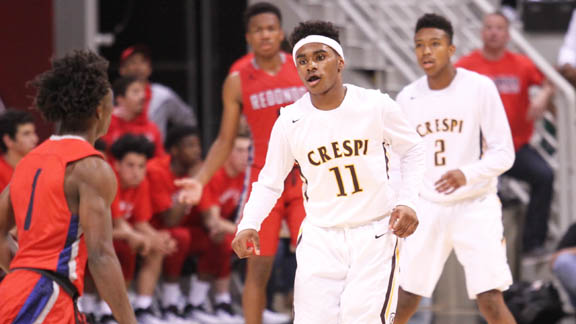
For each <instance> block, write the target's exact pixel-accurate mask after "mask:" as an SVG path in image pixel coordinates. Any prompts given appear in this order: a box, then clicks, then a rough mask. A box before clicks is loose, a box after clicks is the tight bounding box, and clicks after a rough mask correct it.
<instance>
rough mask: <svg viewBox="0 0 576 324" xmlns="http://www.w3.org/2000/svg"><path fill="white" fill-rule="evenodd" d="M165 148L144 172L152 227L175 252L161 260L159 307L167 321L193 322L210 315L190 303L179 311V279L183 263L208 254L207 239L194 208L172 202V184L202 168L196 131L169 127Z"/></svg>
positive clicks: (176, 188) (176, 192)
mask: <svg viewBox="0 0 576 324" xmlns="http://www.w3.org/2000/svg"><path fill="white" fill-rule="evenodd" d="M165 148H166V150H167V152H168V153H169V154H168V155H164V156H161V157H158V158H155V159H154V160H152V161H150V163H149V164H148V171H147V177H148V181H149V182H150V188H152V192H151V195H150V200H151V202H152V212H153V213H154V216H153V220H152V224H153V225H154V226H155V227H156V228H157V229H161V230H166V231H168V232H169V233H170V235H171V236H172V237H173V238H174V240H175V241H176V250H175V252H174V253H172V254H171V255H168V256H166V258H165V260H164V271H163V277H164V282H163V284H162V289H161V291H162V307H163V308H164V312H165V314H166V316H167V319H169V320H170V321H174V322H182V323H190V321H194V320H196V319H197V317H198V315H199V314H198V313H202V315H206V316H209V315H210V314H208V313H206V314H204V313H205V312H204V311H203V309H192V305H191V304H190V302H188V304H189V305H187V307H186V309H185V310H184V311H182V310H181V309H180V307H179V305H180V301H181V299H182V292H181V289H180V285H179V283H180V277H181V273H182V269H183V266H184V261H185V260H186V259H187V258H188V257H189V256H190V255H194V256H198V257H199V258H200V259H201V258H202V257H203V256H205V255H206V252H208V251H209V244H210V240H209V238H208V236H207V235H205V234H204V232H205V230H204V227H203V222H202V219H201V217H200V215H199V214H198V212H197V210H196V208H192V207H191V206H190V205H187V204H182V203H179V202H178V200H177V199H176V197H177V196H178V192H179V188H178V187H176V185H175V184H174V182H175V180H177V179H182V178H185V177H190V176H193V175H194V174H196V172H198V170H199V169H200V167H201V165H202V156H201V154H202V148H201V145H200V138H199V136H198V131H197V130H196V128H194V127H191V126H183V125H176V126H174V127H172V128H171V129H170V130H169V131H168V134H167V136H166V142H165ZM198 262H201V260H199V261H198ZM196 289H198V288H197V287H196V286H195V285H194V281H193V282H192V283H191V287H190V290H191V291H192V292H193V291H194V290H196ZM198 306H200V305H198ZM193 310H194V311H195V312H194V313H193V312H192V311H193Z"/></svg>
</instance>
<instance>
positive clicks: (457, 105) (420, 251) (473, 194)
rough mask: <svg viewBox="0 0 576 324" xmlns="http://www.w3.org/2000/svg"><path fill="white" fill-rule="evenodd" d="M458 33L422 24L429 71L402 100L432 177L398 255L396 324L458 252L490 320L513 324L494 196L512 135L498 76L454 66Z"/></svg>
mask: <svg viewBox="0 0 576 324" xmlns="http://www.w3.org/2000/svg"><path fill="white" fill-rule="evenodd" d="M452 35H453V30H452V25H451V24H450V22H449V21H448V20H447V19H446V18H444V17H442V16H438V15H435V14H426V15H424V16H422V17H421V18H420V19H419V20H418V22H417V24H416V34H415V36H414V43H415V52H416V57H417V59H418V64H419V65H420V67H421V68H422V70H424V72H425V73H426V75H425V76H423V77H422V78H420V79H418V80H416V81H415V82H413V83H411V84H409V85H408V86H406V87H405V88H404V89H403V90H402V91H401V92H400V94H399V95H398V98H397V100H398V103H399V104H400V105H401V107H402V109H403V110H404V112H405V113H406V116H407V117H408V119H409V120H410V121H411V123H412V125H414V126H413V127H414V129H416V131H417V132H418V134H420V136H422V138H423V139H424V146H425V151H426V153H425V165H426V171H425V174H424V177H423V181H422V190H421V192H420V201H419V205H418V210H419V211H420V214H419V216H420V217H419V220H420V226H419V227H418V231H416V232H415V233H414V235H412V236H411V237H410V238H408V239H407V240H406V242H405V245H404V250H403V258H402V259H401V260H402V261H401V265H400V266H401V269H402V276H401V278H400V297H399V301H398V312H397V315H396V322H395V323H397V324H398V323H399V324H405V323H407V322H408V320H409V319H410V317H411V316H412V315H413V314H414V312H415V311H416V309H417V308H418V303H419V301H420V299H421V298H422V296H426V297H430V296H431V295H432V292H433V290H434V287H435V286H436V283H437V282H438V279H439V277H440V274H441V273H442V269H443V267H444V263H445V262H446V259H447V258H448V256H449V254H450V252H451V251H452V249H454V250H455V252H456V256H457V257H458V260H459V261H460V263H461V264H462V265H463V266H464V271H465V273H466V287H467V290H468V296H469V297H470V298H471V299H476V300H477V303H478V306H479V308H480V312H481V313H482V315H483V316H484V317H485V318H486V320H487V321H488V323H489V324H495V323H498V324H500V323H506V324H508V323H515V321H514V318H513V317H512V315H511V314H510V311H509V310H508V308H507V307H506V304H505V303H504V300H503V298H502V292H501V291H502V290H505V289H507V288H508V287H509V286H510V285H511V284H512V275H511V273H510V269H509V267H508V263H507V261H506V251H505V245H504V238H503V227H502V208H501V203H500V200H499V199H498V196H497V195H496V189H497V188H496V185H497V181H498V179H497V177H498V176H499V175H500V174H502V173H504V172H505V171H506V170H508V169H509V168H510V167H511V166H512V163H513V162H514V147H513V145H512V136H511V134H510V127H509V125H508V120H507V119H506V113H505V111H504V107H503V105H502V102H501V100H500V96H499V94H498V90H497V89H496V86H495V85H494V83H493V82H492V80H490V79H489V78H488V77H485V76H483V75H480V74H478V73H476V72H472V71H468V70H465V69H462V68H455V67H454V66H453V65H452V63H451V62H450V58H451V57H452V55H453V54H454V51H455V47H454V45H453V44H452ZM392 148H394V146H393V145H392Z"/></svg>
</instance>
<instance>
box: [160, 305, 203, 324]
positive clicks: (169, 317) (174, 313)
mask: <svg viewBox="0 0 576 324" xmlns="http://www.w3.org/2000/svg"><path fill="white" fill-rule="evenodd" d="M164 321H165V322H167V323H170V324H201V323H200V322H198V321H195V320H193V319H190V318H184V317H182V316H181V315H180V312H179V311H178V308H177V307H176V306H170V307H168V308H167V309H165V310H164Z"/></svg>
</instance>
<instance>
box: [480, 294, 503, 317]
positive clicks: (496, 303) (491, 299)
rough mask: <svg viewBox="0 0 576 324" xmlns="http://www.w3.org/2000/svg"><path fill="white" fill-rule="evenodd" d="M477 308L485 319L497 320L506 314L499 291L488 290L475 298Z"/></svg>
mask: <svg viewBox="0 0 576 324" xmlns="http://www.w3.org/2000/svg"><path fill="white" fill-rule="evenodd" d="M476 298H477V302H478V307H479V308H480V311H481V312H482V313H483V314H484V316H485V317H486V318H487V319H499V318H502V317H503V316H505V314H506V304H505V303H504V298H503V297H502V292H501V291H499V290H495V289H493V290H489V291H486V292H483V293H480V294H478V295H477V296H476Z"/></svg>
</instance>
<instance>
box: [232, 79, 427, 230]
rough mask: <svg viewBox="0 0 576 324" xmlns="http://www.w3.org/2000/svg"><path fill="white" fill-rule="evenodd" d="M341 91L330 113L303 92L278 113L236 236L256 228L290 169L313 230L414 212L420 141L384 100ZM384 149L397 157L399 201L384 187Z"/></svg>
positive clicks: (357, 89)
mask: <svg viewBox="0 0 576 324" xmlns="http://www.w3.org/2000/svg"><path fill="white" fill-rule="evenodd" d="M345 86H346V89H347V92H346V96H345V98H344V100H343V102H342V104H341V105H340V106H339V107H337V108H335V109H332V110H328V111H324V110H319V109H317V108H315V107H314V106H313V105H312V102H311V100H310V94H309V93H307V94H305V95H304V96H303V97H302V98H301V99H299V100H298V101H296V102H294V103H293V104H292V105H290V106H287V107H286V108H283V109H282V111H281V115H280V117H278V120H277V121H276V123H275V125H274V128H273V130H272V134H271V137H270V143H269V147H268V154H267V156H266V164H265V166H264V168H263V169H262V171H261V172H260V175H259V178H258V181H257V182H255V183H254V184H253V187H252V193H251V195H250V199H249V201H248V203H247V204H246V206H245V208H244V215H243V218H242V220H241V222H240V224H239V226H238V231H240V230H242V229H245V228H254V229H259V228H260V224H261V222H262V221H263V220H264V218H265V217H266V216H267V215H268V213H269V212H270V210H271V209H272V207H273V206H274V204H275V202H276V200H277V199H278V197H279V196H280V194H281V193H282V190H283V183H284V179H285V177H286V176H287V174H288V173H289V172H290V170H291V169H292V166H293V164H294V162H297V163H298V164H299V165H300V169H301V172H302V175H303V177H304V178H305V181H304V182H305V192H304V197H305V202H304V206H305V209H306V217H307V218H306V219H307V221H308V222H310V223H311V224H313V225H315V226H320V227H334V226H336V227H346V226H356V225H360V224H365V223H368V222H370V221H372V220H374V219H377V218H379V217H382V216H384V215H386V214H388V213H389V212H390V211H391V209H392V208H393V207H394V206H396V205H399V204H402V205H408V206H410V207H413V208H415V207H414V206H415V200H416V199H417V197H418V189H419V188H418V184H419V183H420V182H421V176H422V173H423V168H424V167H423V148H422V144H421V139H420V137H419V136H418V134H417V133H416V132H415V131H414V129H413V127H411V126H410V123H409V122H408V120H407V119H406V118H405V116H404V114H403V113H402V112H401V110H400V108H399V106H398V105H397V104H396V103H395V102H394V101H393V100H392V99H390V97H389V96H388V95H385V94H382V93H381V92H380V91H378V90H368V89H364V88H360V87H356V86H353V85H349V84H347V85H345ZM383 143H389V144H391V145H392V146H393V147H394V150H395V153H396V154H399V155H400V156H403V159H402V161H401V163H402V165H403V167H402V170H403V171H404V172H403V183H402V187H401V188H400V190H399V192H398V195H396V194H395V193H394V192H392V189H391V187H390V185H389V180H388V168H387V157H386V154H385V153H386V152H385V149H384V146H383Z"/></svg>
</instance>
